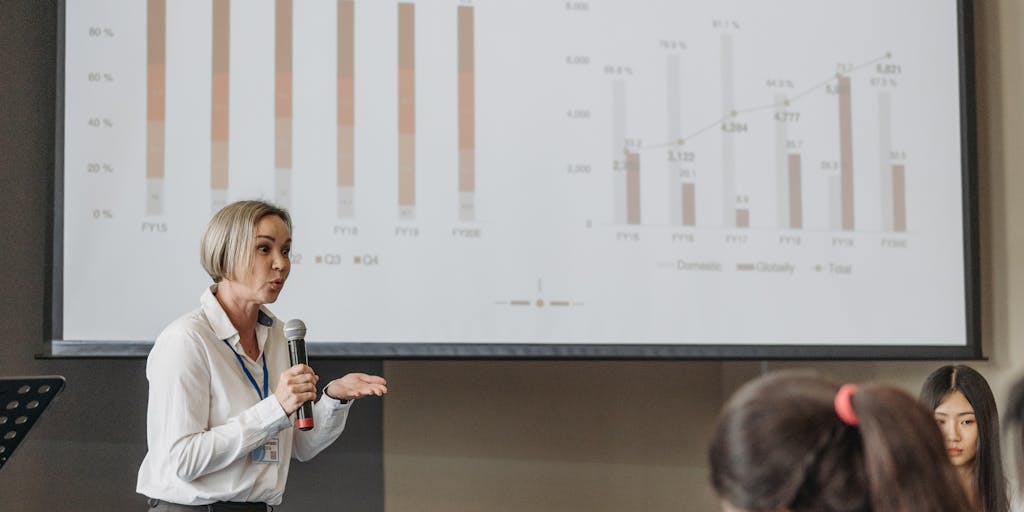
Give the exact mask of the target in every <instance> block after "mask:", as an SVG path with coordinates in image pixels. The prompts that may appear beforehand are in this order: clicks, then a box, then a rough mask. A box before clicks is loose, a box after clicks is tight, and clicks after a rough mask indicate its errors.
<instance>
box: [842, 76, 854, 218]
mask: <svg viewBox="0 0 1024 512" xmlns="http://www.w3.org/2000/svg"><path fill="white" fill-rule="evenodd" d="M839 176H840V178H839V179H840V188H841V196H840V197H841V202H842V227H843V230H844V231H853V228H854V226H853V106H852V102H851V99H850V77H848V76H846V75H841V76H840V77H839Z"/></svg>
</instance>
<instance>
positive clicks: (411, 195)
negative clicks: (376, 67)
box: [398, 3, 416, 220]
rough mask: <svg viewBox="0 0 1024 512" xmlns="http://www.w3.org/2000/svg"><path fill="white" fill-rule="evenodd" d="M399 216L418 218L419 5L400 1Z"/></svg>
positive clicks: (406, 218) (405, 218)
mask: <svg viewBox="0 0 1024 512" xmlns="http://www.w3.org/2000/svg"><path fill="white" fill-rule="evenodd" d="M398 217H399V218H400V219H403V220H411V219H414V218H416V5H415V4H407V3H402V4H398Z"/></svg>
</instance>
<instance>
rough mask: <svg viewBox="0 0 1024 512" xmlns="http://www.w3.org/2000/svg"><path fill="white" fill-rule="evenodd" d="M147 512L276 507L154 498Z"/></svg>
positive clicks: (242, 511)
mask: <svg viewBox="0 0 1024 512" xmlns="http://www.w3.org/2000/svg"><path fill="white" fill-rule="evenodd" d="M147 503H148V504H149V509H148V511H147V512H273V511H274V507H271V506H270V505H267V504H266V503H237V502H232V501H218V502H217V503H211V504H209V505H178V504H177V503H168V502H166V501H161V500H157V499H153V498H149V500H147Z"/></svg>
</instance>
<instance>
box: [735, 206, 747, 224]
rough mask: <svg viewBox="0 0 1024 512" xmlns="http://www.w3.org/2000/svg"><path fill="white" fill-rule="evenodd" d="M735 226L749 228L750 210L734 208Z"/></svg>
mask: <svg viewBox="0 0 1024 512" xmlns="http://www.w3.org/2000/svg"><path fill="white" fill-rule="evenodd" d="M736 227H738V228H749V227H750V210H748V209H746V208H737V209H736Z"/></svg>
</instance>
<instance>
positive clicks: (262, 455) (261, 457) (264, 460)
mask: <svg viewBox="0 0 1024 512" xmlns="http://www.w3.org/2000/svg"><path fill="white" fill-rule="evenodd" d="M278 447H279V441H278V439H277V438H276V437H272V438H270V439H267V442H266V443H263V444H262V445H260V446H257V447H256V449H255V450H253V451H252V461H253V462H255V463H258V464H268V463H275V464H276V463H277V462H279V461H280V460H281V459H280V453H279V452H278Z"/></svg>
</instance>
